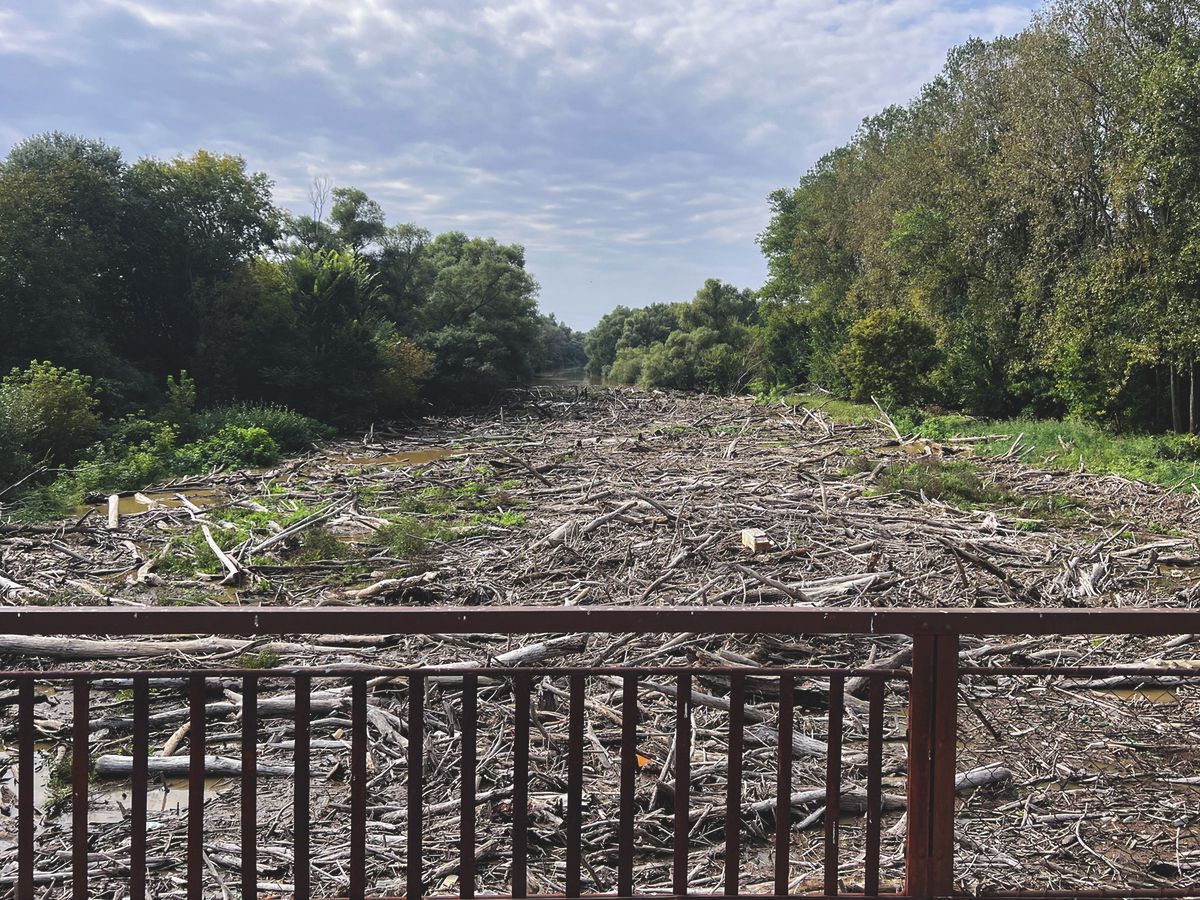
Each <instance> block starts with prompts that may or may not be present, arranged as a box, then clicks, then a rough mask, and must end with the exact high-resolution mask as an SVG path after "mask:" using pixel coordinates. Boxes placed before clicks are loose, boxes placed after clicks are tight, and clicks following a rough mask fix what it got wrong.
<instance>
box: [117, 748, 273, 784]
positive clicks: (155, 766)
mask: <svg viewBox="0 0 1200 900" xmlns="http://www.w3.org/2000/svg"><path fill="white" fill-rule="evenodd" d="M133 762H134V760H133V757H132V756H119V755H117V754H113V753H105V754H103V755H102V756H98V757H97V758H96V774H97V775H98V776H100V777H101V778H119V777H123V776H128V775H132V774H133ZM190 766H191V761H190V759H189V758H188V757H186V756H151V757H150V758H149V759H147V760H146V770H147V771H148V772H149V773H150V774H151V775H166V776H167V777H168V778H174V777H184V776H186V775H187V774H188V773H189V772H190ZM295 771H296V770H295V767H293V766H268V765H264V764H263V763H259V764H258V768H257V772H258V774H259V775H260V776H265V777H268V778H271V777H275V778H289V777H291V776H292V775H294V774H295ZM204 774H205V775H221V776H225V777H236V776H238V775H241V774H242V761H241V760H240V759H234V758H233V757H229V756H205V757H204Z"/></svg>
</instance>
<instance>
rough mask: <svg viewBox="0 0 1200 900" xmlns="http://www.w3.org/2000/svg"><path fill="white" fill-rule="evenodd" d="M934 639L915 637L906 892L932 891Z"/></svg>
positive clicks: (910, 697)
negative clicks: (930, 863) (931, 819)
mask: <svg viewBox="0 0 1200 900" xmlns="http://www.w3.org/2000/svg"><path fill="white" fill-rule="evenodd" d="M933 651H934V638H933V637H932V636H931V635H915V636H914V637H913V658H912V677H911V679H910V681H909V685H908V803H907V806H908V827H907V836H906V842H905V861H904V893H905V894H907V895H908V896H910V897H925V896H928V894H929V843H930V799H931V791H932V783H931V780H930V766H931V755H932V754H931V747H932V738H933V691H934V684H933V671H934V653H933Z"/></svg>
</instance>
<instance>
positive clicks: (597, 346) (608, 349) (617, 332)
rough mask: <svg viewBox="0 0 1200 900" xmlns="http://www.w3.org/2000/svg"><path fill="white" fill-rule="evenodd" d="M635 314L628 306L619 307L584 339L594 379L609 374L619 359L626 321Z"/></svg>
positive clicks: (589, 372) (605, 315) (598, 323)
mask: <svg viewBox="0 0 1200 900" xmlns="http://www.w3.org/2000/svg"><path fill="white" fill-rule="evenodd" d="M632 313H633V310H631V309H630V308H629V307H628V306H617V307H615V308H614V309H613V310H612V311H611V312H608V313H605V314H604V315H603V316H602V317H601V318H600V321H599V322H597V323H596V325H595V326H594V327H593V328H592V330H591V331H589V332H588V333H587V337H585V338H584V339H583V347H584V350H585V351H586V352H587V357H588V363H587V372H588V374H589V375H591V376H593V377H597V378H598V377H601V376H604V375H606V374H608V369H609V367H610V366H612V364H613V360H615V359H616V358H617V344H618V343H619V342H620V340H621V336H622V335H623V334H624V332H625V320H626V319H628V318H629V316H630V315H631V314H632Z"/></svg>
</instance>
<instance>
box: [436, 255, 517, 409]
mask: <svg viewBox="0 0 1200 900" xmlns="http://www.w3.org/2000/svg"><path fill="white" fill-rule="evenodd" d="M428 253H429V258H430V261H431V264H432V266H433V268H434V270H435V271H436V273H437V274H436V276H435V277H434V280H433V284H432V286H431V288H430V292H429V297H428V299H427V300H426V302H425V304H424V306H423V307H422V308H421V310H420V312H419V315H418V318H417V321H418V324H417V329H416V340H417V343H418V344H420V345H421V346H423V347H424V348H425V349H427V350H430V351H432V352H433V354H434V357H435V362H434V365H433V372H432V374H431V384H430V388H431V390H433V391H434V392H435V393H437V394H438V395H439V397H440V398H441V399H443V400H447V401H449V400H457V401H462V400H464V399H468V398H472V397H481V396H484V395H486V394H487V393H488V392H490V391H494V390H496V389H497V388H502V387H506V386H508V385H511V384H513V383H516V382H520V381H524V380H527V379H528V378H529V377H530V376H531V375H532V374H533V357H534V351H535V346H536V342H537V335H538V322H537V303H536V300H535V297H536V294H537V290H538V285H537V282H536V281H535V280H534V279H533V276H532V275H530V274H529V273H528V272H527V271H526V270H525V250H524V248H523V247H521V246H520V245H518V244H507V245H506V244H500V243H498V242H497V241H496V240H494V239H492V238H487V239H483V238H469V237H467V236H466V235H465V234H463V233H461V232H447V233H446V234H441V235H438V237H437V238H436V239H435V240H434V241H433V242H432V243H431V244H430V245H429V248H428Z"/></svg>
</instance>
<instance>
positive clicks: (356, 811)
mask: <svg viewBox="0 0 1200 900" xmlns="http://www.w3.org/2000/svg"><path fill="white" fill-rule="evenodd" d="M350 732H351V736H350V879H349V880H350V891H349V892H350V900H363V898H364V897H365V896H366V893H367V679H366V677H365V676H363V675H355V676H354V678H353V679H352V681H351V688H350Z"/></svg>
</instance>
